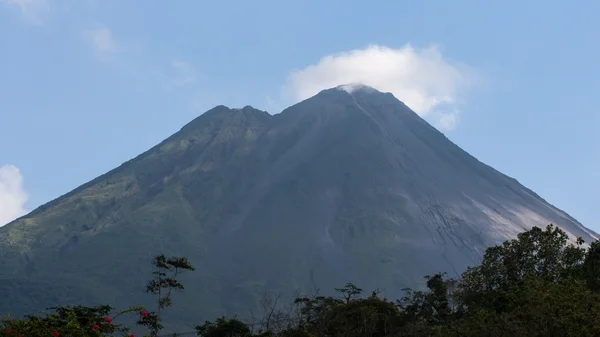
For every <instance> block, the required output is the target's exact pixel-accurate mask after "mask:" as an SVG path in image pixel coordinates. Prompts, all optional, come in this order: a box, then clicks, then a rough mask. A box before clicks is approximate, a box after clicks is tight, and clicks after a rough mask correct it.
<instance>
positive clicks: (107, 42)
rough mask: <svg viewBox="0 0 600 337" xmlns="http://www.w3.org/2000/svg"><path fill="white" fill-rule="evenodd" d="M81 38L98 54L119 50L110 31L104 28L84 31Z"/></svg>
mask: <svg viewBox="0 0 600 337" xmlns="http://www.w3.org/2000/svg"><path fill="white" fill-rule="evenodd" d="M83 37H84V38H85V39H86V40H87V42H88V43H89V44H90V45H91V46H92V48H93V49H94V51H95V52H97V53H99V54H108V53H114V52H117V51H118V50H119V47H118V45H117V42H116V41H115V39H114V37H113V34H112V32H111V30H110V29H108V28H106V27H100V28H96V29H90V30H86V31H84V32H83Z"/></svg>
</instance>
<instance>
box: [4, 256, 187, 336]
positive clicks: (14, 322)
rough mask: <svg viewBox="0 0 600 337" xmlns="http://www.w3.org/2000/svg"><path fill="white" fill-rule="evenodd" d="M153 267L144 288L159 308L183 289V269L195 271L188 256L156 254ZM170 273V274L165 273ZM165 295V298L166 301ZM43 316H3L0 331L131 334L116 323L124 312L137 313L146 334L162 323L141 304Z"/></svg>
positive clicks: (58, 310) (66, 310) (73, 309)
mask: <svg viewBox="0 0 600 337" xmlns="http://www.w3.org/2000/svg"><path fill="white" fill-rule="evenodd" d="M152 264H153V265H154V266H155V267H156V271H155V272H154V273H153V274H154V276H155V279H153V280H151V281H150V282H148V285H147V289H146V291H148V292H150V293H153V294H156V295H157V296H158V298H157V303H158V309H159V310H160V309H162V308H165V307H168V306H171V304H172V301H171V291H172V290H173V289H176V290H183V289H184V286H183V285H182V284H181V283H179V281H177V279H176V277H177V276H178V275H179V274H180V273H181V271H183V270H189V271H191V270H194V268H193V267H192V265H191V264H190V262H189V261H188V260H187V258H179V257H171V258H166V257H165V256H164V255H159V256H156V257H155V258H154V260H153V262H152ZM167 272H170V274H167ZM165 298H166V299H167V300H165ZM48 310H51V311H52V312H50V313H46V314H45V315H38V316H35V315H27V316H25V317H24V318H10V317H6V318H4V319H3V320H2V321H1V324H0V334H2V333H4V334H6V335H12V336H23V337H25V336H27V337H38V336H39V337H42V336H43V337H47V336H54V337H60V336H63V337H88V336H90V337H91V336H94V337H99V336H128V337H134V336H135V334H133V333H132V332H131V328H130V327H126V326H124V325H122V324H116V323H115V319H117V318H118V317H120V316H123V315H137V316H138V319H137V322H136V323H137V324H138V325H139V326H143V327H145V328H146V329H147V330H148V332H149V335H145V336H157V335H158V333H159V331H160V330H162V328H163V326H162V324H161V323H160V319H159V315H158V314H157V313H154V312H149V311H147V310H145V309H144V307H131V308H128V309H126V310H122V311H115V309H114V308H112V307H111V306H108V305H103V306H96V307H84V306H66V307H54V308H49V309H48Z"/></svg>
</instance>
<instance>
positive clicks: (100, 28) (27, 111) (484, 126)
mask: <svg viewBox="0 0 600 337" xmlns="http://www.w3.org/2000/svg"><path fill="white" fill-rule="evenodd" d="M598 13H600V2H598V1H592V0H590V1H583V0H575V1H569V2H565V1H534V0H530V1H516V0H515V1H511V0H504V1H481V0H471V1H466V0H454V1H446V0H444V1H442V0H440V1H427V0H418V1H416V0H415V1H390V0H385V1H376V0H371V1H348V0H347V1H336V0H329V1H323V0H320V1H312V0H311V1H309V0H303V1H282V0H277V1H260V0H254V1H246V0H243V1H242V0H240V1H225V0H223V1H210V2H208V1H199V0H187V1H184V0H178V1H149V0H137V1H136V0H104V1H103V0H95V1H94V0H0V225H1V224H2V223H5V222H8V221H9V220H11V219H13V218H15V217H16V216H19V215H21V214H23V213H24V212H27V211H30V210H32V209H34V208H35V207H37V206H39V205H41V204H43V203H45V202H47V201H50V200H51V199H54V198H56V197H58V196H60V195H62V194H64V193H66V192H68V191H70V190H71V189H73V188H75V187H77V186H79V185H81V184H83V183H85V182H86V181H88V180H90V179H92V178H94V177H96V176H98V175H100V174H102V173H105V172H106V171H108V170H110V169H111V168H114V167H116V166H118V165H120V164H121V163H123V162H124V161H126V160H128V159H130V158H132V157H134V156H136V155H137V154H139V153H141V152H143V151H145V150H147V149H148V148H150V147H151V146H153V145H155V144H156V143H158V142H159V141H161V140H162V139H164V138H166V137H167V136H169V135H170V134H172V133H174V132H176V131H177V130H179V128H180V127H181V126H183V125H184V124H185V123H187V122H188V121H190V120H191V119H193V118H194V117H196V116H198V115H199V114H201V113H202V112H203V111H205V110H208V109H209V108H211V107H213V106H215V105H218V104H224V105H228V106H230V107H241V106H244V105H252V106H254V107H257V108H261V109H265V110H267V111H269V112H271V113H277V112H279V111H280V110H281V108H282V107H285V106H287V105H289V104H292V103H295V102H297V101H299V100H301V99H303V98H306V97H308V96H311V95H313V94H315V93H316V92H318V91H319V90H321V89H325V88H328V87H332V86H336V85H338V84H343V83H348V82H362V83H365V84H369V85H371V86H373V87H376V88H378V89H380V90H381V91H389V92H392V93H394V94H395V95H396V97H398V98H399V99H400V100H402V101H404V102H405V103H406V104H407V105H409V106H410V107H412V108H413V109H414V110H416V111H417V112H418V113H419V114H421V115H422V116H423V117H424V118H426V119H427V120H428V121H430V122H431V123H432V124H433V125H435V126H436V127H438V129H440V130H442V131H443V132H444V133H445V134H446V135H447V136H448V137H449V138H450V139H452V140H453V141H454V142H456V143H457V144H458V145H460V146H461V147H463V148H464V149H465V150H467V151H468V152H470V153H471V154H472V155H474V156H475V157H477V158H478V159H480V160H481V161H483V162H485V163H487V164H489V165H491V166H493V167H495V168H496V169H498V170H500V171H502V172H503V173H506V174H508V175H510V176H512V177H515V178H516V179H517V180H519V181H520V182H521V183H523V184H525V185H526V186H527V187H529V188H531V189H533V190H534V191H536V192H537V193H538V194H540V195H541V196H542V197H544V198H545V199H546V200H548V201H549V202H551V203H553V204H554V205H556V206H558V207H559V208H562V209H564V210H565V211H567V212H568V213H570V214H571V215H573V216H574V217H575V218H577V219H578V220H580V221H581V222H582V223H583V224H584V225H586V226H588V227H591V228H593V229H595V230H597V231H600V220H599V219H598V216H597V214H596V213H595V210H596V207H598V206H599V205H600V149H599V145H600V133H599V132H598V129H599V127H600V101H599V99H598V96H599V94H600V43H599V41H600V20H598Z"/></svg>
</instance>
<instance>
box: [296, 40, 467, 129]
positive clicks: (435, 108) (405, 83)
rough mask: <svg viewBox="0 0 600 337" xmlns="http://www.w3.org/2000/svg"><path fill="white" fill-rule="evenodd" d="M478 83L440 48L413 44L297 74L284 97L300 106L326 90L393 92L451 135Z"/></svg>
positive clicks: (346, 55)
mask: <svg viewBox="0 0 600 337" xmlns="http://www.w3.org/2000/svg"><path fill="white" fill-rule="evenodd" d="M474 80H475V72H474V71H473V70H472V69H471V68H469V67H467V66H466V65H462V64H459V63H453V62H450V61H448V60H446V59H445V58H444V57H443V55H442V54H441V53H440V51H439V50H438V48H437V47H436V46H430V47H428V48H425V49H420V50H419V49H415V48H413V47H412V46H411V45H410V44H406V45H405V46H403V47H401V48H398V49H393V48H388V47H385V46H378V45H371V46H368V47H367V48H365V49H356V50H352V51H349V52H342V53H339V54H335V55H328V56H325V57H323V58H322V59H321V60H320V61H319V62H318V63H317V64H314V65H310V66H308V67H306V68H304V69H301V70H296V71H293V72H292V73H291V74H290V75H289V77H288V81H287V83H286V85H285V87H284V94H285V95H286V96H287V97H290V96H291V98H293V99H294V100H296V101H297V100H303V99H306V98H308V97H311V96H313V95H315V94H317V93H318V92H319V91H321V90H323V89H328V88H332V87H336V86H338V85H341V84H347V83H361V84H365V85H368V86H371V87H374V88H376V89H378V90H380V91H383V92H391V93H392V94H394V96H396V98H398V99H399V100H401V101H403V102H404V103H405V104H406V105H408V106H409V107H410V108H411V109H413V110H414V111H415V112H416V113H418V114H419V115H421V116H422V117H426V118H428V119H430V120H432V121H433V123H434V124H435V125H436V126H437V127H438V128H440V129H444V130H449V129H452V128H454V127H455V126H456V124H457V122H458V120H459V110H458V105H459V104H460V103H461V98H462V95H463V94H464V93H465V91H466V89H468V88H469V87H470V86H471V85H472V84H473V81H474Z"/></svg>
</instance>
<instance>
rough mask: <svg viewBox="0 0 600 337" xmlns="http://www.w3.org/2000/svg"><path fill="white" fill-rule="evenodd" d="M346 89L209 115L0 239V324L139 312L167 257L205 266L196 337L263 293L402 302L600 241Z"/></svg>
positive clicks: (186, 304) (194, 297) (192, 283)
mask: <svg viewBox="0 0 600 337" xmlns="http://www.w3.org/2000/svg"><path fill="white" fill-rule="evenodd" d="M352 89H353V90H348V88H347V87H338V88H333V89H328V90H324V91H322V92H320V93H319V94H318V95H316V96H314V97H312V98H309V99H307V100H305V101H303V102H300V103H298V104H296V105H294V106H292V107H290V108H288V109H286V110H284V111H283V112H282V113H280V114H277V115H273V116H271V115H269V114H267V113H266V112H264V111H259V110H256V109H253V108H251V107H245V108H243V109H229V108H226V107H223V106H219V107H216V108H214V109H212V110H210V111H208V112H206V113H205V114H203V115H202V116H200V117H198V118H197V119H196V120H194V121H192V122H191V123H189V124H188V125H186V126H185V127H184V128H182V130H181V131H180V132H178V133H176V134H175V135H173V136H172V137H170V138H168V139H167V140H165V141H164V142H162V143H161V144H159V145H157V146H156V147H154V148H152V149H151V150H149V151H147V152H146V153H144V154H142V155H140V156H138V157H137V158H135V159H133V160H131V161H129V162H127V163H125V164H123V165H122V166H120V167H119V168H117V169H115V170H113V171H111V172H109V173H107V174H105V175H103V176H101V177H99V178H97V179H95V180H93V181H91V182H89V183H87V184H85V185H83V186H81V187H80V188H78V189H76V190H74V191H72V192H70V193H68V194H66V195H65V196H62V197H60V198H58V199H57V200H54V201H52V202H50V203H48V204H47V205H44V206H42V207H40V208H39V209H37V210H35V211H34V212H32V213H31V214H29V215H27V216H25V217H23V218H21V219H19V220H17V221H15V222H13V223H11V224H9V225H7V226H5V227H3V228H1V229H0V297H1V298H4V299H9V300H5V301H4V302H3V304H0V311H8V310H13V311H17V312H20V311H31V310H36V309H41V308H42V307H43V306H48V305H54V304H69V303H75V302H84V303H86V304H93V303H105V302H110V303H111V304H117V305H133V304H138V303H140V302H144V301H148V298H145V297H142V296H141V295H138V293H139V292H140V290H142V289H143V282H144V280H145V279H147V276H148V274H149V270H148V268H147V267H145V266H146V264H147V263H148V261H149V259H150V257H151V256H152V255H153V254H156V253H161V252H165V253H167V254H176V255H185V256H187V257H189V258H190V259H191V260H192V261H193V262H194V264H195V265H196V267H198V270H197V271H196V272H194V273H193V274H190V275H188V276H186V277H184V281H185V282H186V284H187V285H188V287H187V290H186V294H187V295H186V296H182V297H180V298H176V299H175V302H176V307H177V308H179V309H174V310H175V311H174V314H173V315H174V316H177V317H178V318H181V319H182V320H184V321H185V322H187V323H190V324H191V323H197V321H196V322H192V321H193V320H197V319H199V318H202V319H204V318H211V317H215V316H217V315H220V314H223V313H233V312H238V313H241V314H242V315H244V314H245V313H246V312H247V310H248V309H251V308H255V307H256V306H257V303H258V301H259V300H260V297H261V295H262V293H263V292H272V293H275V292H281V293H283V294H288V295H290V296H291V294H292V293H293V292H294V291H295V290H301V291H310V290H314V289H317V288H319V289H321V290H322V291H324V292H327V291H328V290H331V289H333V288H334V287H339V286H342V285H343V284H344V283H346V282H349V281H350V282H354V283H355V284H357V285H358V286H360V287H362V288H364V289H366V290H371V289H375V288H380V289H383V290H384V294H385V296H387V297H390V298H393V297H397V296H400V295H401V294H402V292H401V289H402V288H404V287H415V286H419V285H420V284H421V285H422V281H423V276H425V275H428V274H432V273H435V272H448V273H449V274H450V276H457V275H458V274H459V273H461V272H462V271H464V270H465V269H466V267H467V266H469V265H476V264H478V263H479V261H480V260H481V257H482V254H483V252H484V250H485V249H486V248H487V247H489V246H491V245H495V244H498V243H500V242H502V241H504V240H506V239H509V238H513V237H515V236H516V234H517V233H519V232H522V231H525V230H528V229H530V228H531V227H532V226H540V227H544V226H546V225H548V224H550V223H553V224H555V225H557V226H559V227H560V228H562V229H563V230H565V231H566V232H567V233H569V234H570V235H571V236H572V237H583V238H584V239H585V240H586V241H587V242H590V241H592V240H595V238H596V237H597V234H595V233H594V232H592V231H590V230H588V229H586V228H585V227H583V226H582V225H581V224H580V223H578V222H577V221H576V220H575V219H573V218H572V217H570V216H569V215H568V214H566V213H565V212H563V211H561V210H559V209H557V208H555V207H553V206H552V205H550V204H548V203H547V202H546V201H544V199H542V198H541V197H539V196H538V195H536V194H535V193H534V192H532V191H531V190H529V189H527V188H525V187H524V186H522V185H521V184H519V182H517V181H516V180H515V179H513V178H510V177H507V176H505V175H503V174H502V173H500V172H498V171H496V170H494V169H493V168H491V167H489V166H487V165H485V164H483V163H481V162H479V161H478V160H477V159H475V158H474V157H472V156H471V155H469V154H468V153H466V152H465V151H463V150H461V149H460V148H459V147H458V146H456V145H455V144H454V143H452V142H451V141H449V140H448V139H447V138H446V137H445V136H444V135H443V134H442V133H440V132H438V131H437V130H436V129H435V128H433V127H431V126H430V125H429V124H428V123H427V122H425V121H424V120H423V119H421V118H420V117H419V116H418V115H417V114H415V113H414V112H413V111H411V110H410V109H409V108H408V107H407V106H406V105H404V104H403V103H402V102H400V101H399V100H398V99H396V98H395V97H394V96H393V95H392V94H389V93H381V92H378V91H376V90H374V89H372V88H368V87H355V88H352ZM48 294H50V295H48ZM190 312H192V314H190Z"/></svg>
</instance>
